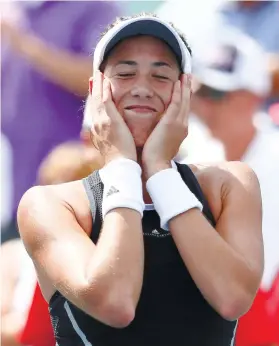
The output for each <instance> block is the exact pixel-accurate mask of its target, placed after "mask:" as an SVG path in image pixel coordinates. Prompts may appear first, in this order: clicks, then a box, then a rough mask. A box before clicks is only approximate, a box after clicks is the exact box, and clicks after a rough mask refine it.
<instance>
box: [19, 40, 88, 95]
mask: <svg viewBox="0 0 279 346" xmlns="http://www.w3.org/2000/svg"><path fill="white" fill-rule="evenodd" d="M20 52H21V54H22V55H23V57H24V58H25V59H27V60H28V61H29V62H30V63H31V64H32V65H33V67H34V68H36V69H37V70H38V71H39V72H41V73H42V74H44V75H45V76H46V77H47V78H48V79H49V80H51V81H52V82H53V83H56V84H58V85H60V86H62V87H63V88H65V89H67V90H69V91H70V92H72V93H74V94H77V95H79V96H82V97H85V95H87V93H88V79H89V77H90V76H91V75H92V66H91V65H92V64H91V59H90V57H85V56H81V55H77V54H73V53H70V52H67V51H63V50H61V49H59V48H56V47H53V46H50V45H48V44H47V43H45V42H43V41H42V40H40V39H39V38H36V37H35V36H31V35H26V36H25V37H24V40H23V44H22V45H21V48H20Z"/></svg>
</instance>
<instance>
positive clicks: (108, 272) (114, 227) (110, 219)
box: [88, 208, 144, 306]
mask: <svg viewBox="0 0 279 346" xmlns="http://www.w3.org/2000/svg"><path fill="white" fill-rule="evenodd" d="M143 264H144V248H143V236H142V226H141V216H140V214H139V213H138V212H136V211H134V210H132V209H128V208H117V209H115V210H113V211H111V212H110V213H108V214H107V215H106V217H105V220H104V225H103V228H102V232H101V236H100V240H99V241H98V244H97V247H96V252H95V254H94V258H93V259H92V263H91V264H90V265H89V270H88V278H89V281H90V280H93V281H94V285H98V287H99V290H100V292H109V295H110V294H112V295H116V296H115V297H111V298H112V299H115V301H117V300H118V301H119V304H121V302H122V301H123V299H124V300H125V299H129V300H130V299H131V300H132V303H133V304H134V306H136V305H137V302H138V299H139V295H140V291H141V286H142V277H143Z"/></svg>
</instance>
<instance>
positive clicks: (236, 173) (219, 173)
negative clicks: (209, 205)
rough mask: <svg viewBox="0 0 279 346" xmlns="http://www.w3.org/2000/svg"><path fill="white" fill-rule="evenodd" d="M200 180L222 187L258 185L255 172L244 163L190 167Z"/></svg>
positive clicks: (232, 162)
mask: <svg viewBox="0 0 279 346" xmlns="http://www.w3.org/2000/svg"><path fill="white" fill-rule="evenodd" d="M190 168H191V169H192V171H193V172H194V174H195V175H196V177H197V178H198V179H201V180H205V181H206V182H210V183H217V184H219V185H220V186H222V187H225V186H231V185H233V184H235V183H236V182H239V183H241V184H244V185H251V184H252V185H254V184H256V185H257V184H258V178H257V175H256V173H255V172H254V170H253V169H252V168H251V167H250V166H249V165H248V164H247V163H244V162H240V161H224V162H218V163H213V164H196V165H190Z"/></svg>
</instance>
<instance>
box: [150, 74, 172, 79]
mask: <svg viewBox="0 0 279 346" xmlns="http://www.w3.org/2000/svg"><path fill="white" fill-rule="evenodd" d="M153 77H155V78H158V79H164V80H168V79H169V78H168V77H166V76H161V75H158V74H156V75H153Z"/></svg>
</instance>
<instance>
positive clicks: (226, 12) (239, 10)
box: [220, 0, 279, 100]
mask: <svg viewBox="0 0 279 346" xmlns="http://www.w3.org/2000/svg"><path fill="white" fill-rule="evenodd" d="M220 14H221V16H222V18H223V19H224V21H225V24H229V25H231V26H234V27H236V28H238V29H240V30H241V31H242V32H243V33H245V34H247V35H249V36H250V37H252V38H254V39H255V40H256V41H257V42H258V44H259V45H260V46H261V47H262V48H263V49H264V51H265V52H266V53H267V55H268V57H269V69H270V72H271V74H272V82H273V83H272V89H271V91H272V95H273V96H276V99H277V100H279V2H278V1H258V0H257V1H243V0H240V1H227V2H226V3H225V4H224V5H223V6H222V7H221V8H220Z"/></svg>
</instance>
